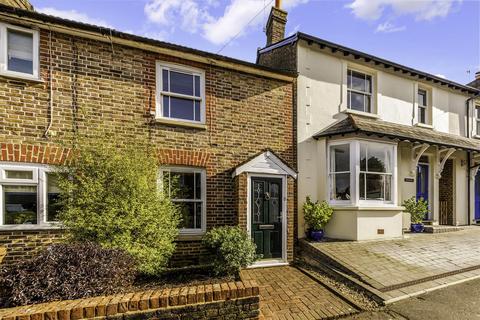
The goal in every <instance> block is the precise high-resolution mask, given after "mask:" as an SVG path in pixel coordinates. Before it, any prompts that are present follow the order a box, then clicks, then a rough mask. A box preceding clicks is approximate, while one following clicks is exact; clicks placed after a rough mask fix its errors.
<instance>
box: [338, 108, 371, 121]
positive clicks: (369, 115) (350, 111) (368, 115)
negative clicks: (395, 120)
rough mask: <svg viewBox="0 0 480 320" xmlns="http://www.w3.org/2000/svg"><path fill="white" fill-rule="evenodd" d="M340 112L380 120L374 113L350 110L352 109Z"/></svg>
mask: <svg viewBox="0 0 480 320" xmlns="http://www.w3.org/2000/svg"><path fill="white" fill-rule="evenodd" d="M342 112H343V113H345V114H356V115H359V116H363V117H368V118H374V119H380V115H378V114H376V113H370V112H363V111H357V110H352V109H348V108H347V109H345V110H343V111H342Z"/></svg>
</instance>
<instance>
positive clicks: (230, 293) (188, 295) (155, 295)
mask: <svg viewBox="0 0 480 320" xmlns="http://www.w3.org/2000/svg"><path fill="white" fill-rule="evenodd" d="M258 295H259V287H258V285H257V283H256V282H255V281H236V282H225V283H219V284H213V285H212V284H207V285H199V286H191V287H178V288H167V289H158V290H150V291H140V292H132V293H126V294H117V295H112V296H106V297H105V296H102V297H92V298H85V299H77V300H64V301H55V302H50V303H42V304H34V305H30V306H20V307H15V308H8V309H0V319H1V320H7V319H31V320H33V319H64V320H73V319H92V318H102V319H103V318H105V317H107V318H108V317H115V318H117V317H118V318H121V316H122V315H126V314H129V315H132V313H138V312H149V313H152V312H161V311H167V310H166V309H167V308H172V307H173V308H182V307H183V308H186V309H185V313H186V314H187V315H188V313H189V312H192V310H190V311H189V310H188V308H189V307H190V308H191V307H193V306H194V305H195V306H198V305H202V304H203V305H206V304H215V303H220V304H219V306H218V308H219V309H221V308H222V307H223V303H224V302H225V301H228V300H237V304H241V302H240V300H243V301H244V302H245V303H246V304H248V303H251V304H252V305H253V304H255V305H257V304H258V302H259V297H258ZM248 299H250V300H251V301H249V300H248ZM141 318H142V319H143V317H141ZM129 319H130V318H129Z"/></svg>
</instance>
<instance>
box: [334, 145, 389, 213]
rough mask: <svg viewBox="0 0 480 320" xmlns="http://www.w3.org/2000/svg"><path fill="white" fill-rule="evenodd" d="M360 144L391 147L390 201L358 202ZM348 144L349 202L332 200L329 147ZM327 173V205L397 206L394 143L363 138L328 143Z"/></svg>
mask: <svg viewBox="0 0 480 320" xmlns="http://www.w3.org/2000/svg"><path fill="white" fill-rule="evenodd" d="M360 143H364V144H367V145H368V144H376V145H385V146H389V147H392V149H393V150H392V164H391V165H392V182H391V184H392V185H391V200H390V201H379V200H360ZM342 144H350V200H334V199H332V194H331V192H332V188H331V184H332V183H333V181H332V179H331V178H330V177H331V175H330V173H331V172H330V157H331V152H330V147H331V146H335V145H342ZM327 157H328V158H327V173H328V199H329V203H330V204H332V205H334V206H356V207H368V206H396V205H397V179H398V177H397V144H396V143H394V142H387V141H378V140H369V139H363V138H356V139H338V140H333V141H330V142H329V143H328V147H327Z"/></svg>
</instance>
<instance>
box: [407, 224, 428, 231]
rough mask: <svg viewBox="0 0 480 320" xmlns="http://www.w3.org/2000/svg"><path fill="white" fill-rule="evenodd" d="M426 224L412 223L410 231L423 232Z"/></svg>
mask: <svg viewBox="0 0 480 320" xmlns="http://www.w3.org/2000/svg"><path fill="white" fill-rule="evenodd" d="M423 229H425V228H424V226H423V223H412V224H410V231H411V232H414V233H421V232H423Z"/></svg>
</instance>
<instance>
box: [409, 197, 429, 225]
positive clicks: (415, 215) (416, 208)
mask: <svg viewBox="0 0 480 320" xmlns="http://www.w3.org/2000/svg"><path fill="white" fill-rule="evenodd" d="M403 206H404V207H405V211H406V212H408V213H410V221H411V224H410V231H411V232H415V233H419V232H423V229H424V226H423V219H424V218H425V216H426V214H427V213H428V203H427V201H425V200H423V198H420V199H418V200H417V199H415V197H411V198H410V199H408V200H405V202H404V203H403Z"/></svg>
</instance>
